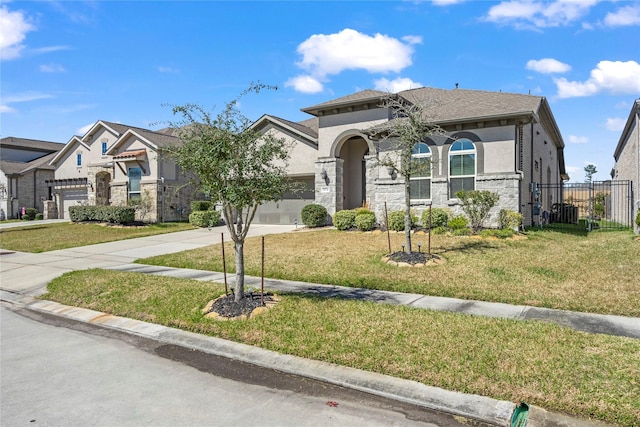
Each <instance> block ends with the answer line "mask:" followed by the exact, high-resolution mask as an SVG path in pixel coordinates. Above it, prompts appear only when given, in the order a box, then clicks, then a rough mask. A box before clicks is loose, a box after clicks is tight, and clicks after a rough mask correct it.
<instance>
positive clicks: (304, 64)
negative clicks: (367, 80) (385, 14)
mask: <svg viewBox="0 0 640 427" xmlns="http://www.w3.org/2000/svg"><path fill="white" fill-rule="evenodd" d="M420 43H422V37H420V36H412V35H409V36H405V37H403V38H402V39H401V40H399V39H396V38H393V37H389V36H387V35H384V34H379V33H377V34H375V35H373V36H369V35H367V34H363V33H360V32H358V31H355V30H352V29H349V28H347V29H344V30H342V31H340V32H338V33H334V34H314V35H312V36H311V37H309V38H308V39H307V40H305V41H304V42H302V43H300V45H299V46H298V49H297V51H298V53H299V54H300V55H302V60H301V61H299V62H298V63H297V65H298V66H299V67H300V68H302V69H304V70H305V71H306V72H307V75H306V76H298V77H294V78H292V79H290V80H289V81H288V82H287V83H288V85H289V86H293V87H294V88H296V90H301V91H306V92H307V93H317V92H318V91H321V90H322V84H321V83H320V82H322V81H325V80H326V78H327V76H330V75H336V74H340V73H341V72H343V71H345V70H365V71H368V72H370V73H388V72H396V73H397V72H400V71H402V70H403V69H404V68H406V67H408V66H410V65H411V64H412V63H413V61H412V58H411V56H412V55H413V53H414V48H413V45H415V44H420Z"/></svg>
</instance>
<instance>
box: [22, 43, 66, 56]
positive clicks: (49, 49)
mask: <svg viewBox="0 0 640 427" xmlns="http://www.w3.org/2000/svg"><path fill="white" fill-rule="evenodd" d="M69 49H71V46H64V45H58V46H45V47H39V48H37V49H33V50H31V52H33V53H36V54H43V53H51V52H58V51H61V50H69Z"/></svg>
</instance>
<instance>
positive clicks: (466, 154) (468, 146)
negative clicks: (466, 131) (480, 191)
mask: <svg viewBox="0 0 640 427" xmlns="http://www.w3.org/2000/svg"><path fill="white" fill-rule="evenodd" d="M475 177H476V147H475V145H473V142H472V141H471V140H470V139H467V138H462V139H459V140H457V141H456V142H454V143H453V144H451V148H450V149H449V198H454V197H455V194H456V193H457V192H458V191H461V190H465V191H471V190H474V189H475Z"/></svg>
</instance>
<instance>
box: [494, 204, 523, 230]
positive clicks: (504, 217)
mask: <svg viewBox="0 0 640 427" xmlns="http://www.w3.org/2000/svg"><path fill="white" fill-rule="evenodd" d="M521 224H522V214H521V213H520V212H516V211H511V210H509V209H501V210H500V213H499V214H498V228H500V229H501V230H504V229H510V230H517V229H518V228H520V225H521Z"/></svg>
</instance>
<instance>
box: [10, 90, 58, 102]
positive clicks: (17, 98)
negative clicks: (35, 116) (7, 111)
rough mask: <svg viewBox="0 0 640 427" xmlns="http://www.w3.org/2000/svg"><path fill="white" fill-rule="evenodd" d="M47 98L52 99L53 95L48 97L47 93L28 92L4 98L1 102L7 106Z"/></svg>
mask: <svg viewBox="0 0 640 427" xmlns="http://www.w3.org/2000/svg"><path fill="white" fill-rule="evenodd" d="M49 98H53V95H49V94H48V93H42V92H34V91H29V92H23V93H18V94H16V95H9V96H4V97H3V98H2V100H3V101H4V102H5V103H7V104H15V103H16V102H30V101H38V100H40V99H49Z"/></svg>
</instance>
